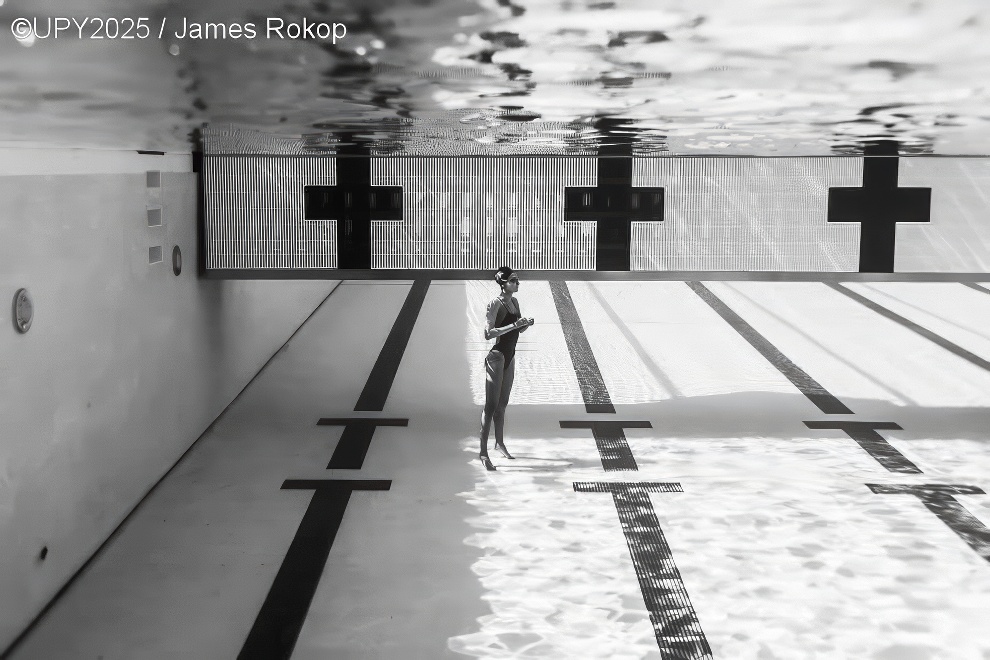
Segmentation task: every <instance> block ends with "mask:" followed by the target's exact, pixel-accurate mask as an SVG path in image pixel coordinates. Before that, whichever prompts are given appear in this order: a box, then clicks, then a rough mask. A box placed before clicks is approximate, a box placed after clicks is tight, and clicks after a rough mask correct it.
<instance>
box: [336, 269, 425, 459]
mask: <svg viewBox="0 0 990 660" xmlns="http://www.w3.org/2000/svg"><path fill="white" fill-rule="evenodd" d="M429 290H430V280H416V281H415V282H413V285H412V288H410V289H409V293H408V294H407V295H406V300H405V302H404V303H402V309H400V310H399V315H398V316H397V317H396V318H395V323H393V324H392V329H391V330H390V331H389V333H388V337H387V338H386V339H385V343H384V344H383V345H382V350H381V352H380V353H379V354H378V359H377V360H376V361H375V366H374V367H372V368H371V373H370V374H369V375H368V381H367V382H366V383H365V384H364V389H363V390H362V391H361V396H359V397H358V402H357V405H355V406H354V410H355V411H358V412H364V411H375V412H381V411H382V410H384V408H385V401H386V400H387V399H388V395H389V392H391V391H392V383H394V382H395V375H396V373H398V371H399V364H400V363H401V362H402V356H403V355H404V354H405V352H406V346H408V345H409V338H410V337H411V336H412V331H413V328H414V327H415V326H416V320H417V319H418V318H419V313H420V311H421V310H422V309H423V302H424V301H425V300H426V294H427V292H428V291H429ZM341 424H342V425H343V426H344V431H343V433H341V435H340V440H339V441H338V442H337V447H336V448H335V449H334V451H333V456H331V457H330V463H329V464H328V465H327V469H328V470H332V469H341V470H360V469H361V466H362V465H364V459H365V457H366V456H367V455H368V448H369V447H370V446H371V440H372V438H374V437H375V429H377V428H378V427H379V426H407V425H408V424H409V420H408V419H402V420H398V419H382V418H370V417H352V418H337V417H325V418H323V419H321V420H320V421H319V422H317V425H320V426H339V425H341Z"/></svg>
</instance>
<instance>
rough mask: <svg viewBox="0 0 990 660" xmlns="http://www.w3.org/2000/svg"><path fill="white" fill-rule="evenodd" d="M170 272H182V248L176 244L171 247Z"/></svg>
mask: <svg viewBox="0 0 990 660" xmlns="http://www.w3.org/2000/svg"><path fill="white" fill-rule="evenodd" d="M172 272H173V273H175V274H176V275H178V274H179V273H181V272H182V250H180V249H179V246H178V245H176V246H175V247H174V248H172Z"/></svg>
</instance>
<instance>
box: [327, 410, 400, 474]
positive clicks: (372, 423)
mask: <svg viewBox="0 0 990 660" xmlns="http://www.w3.org/2000/svg"><path fill="white" fill-rule="evenodd" d="M316 425H317V426H343V427H344V432H343V433H341V434H340V441H339V442H338V443H337V447H336V449H334V450H333V456H332V457H331V458H330V463H329V464H328V465H327V469H328V470H360V469H361V466H362V465H364V457H365V456H367V455H368V448H369V447H371V439H372V438H373V437H374V435H375V429H377V428H378V427H379V426H409V420H408V419H398V418H390V419H386V418H382V417H324V418H322V419H321V420H320V421H318V422H317V423H316Z"/></svg>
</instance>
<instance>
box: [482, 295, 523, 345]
mask: <svg viewBox="0 0 990 660" xmlns="http://www.w3.org/2000/svg"><path fill="white" fill-rule="evenodd" d="M500 307H501V305H499V304H498V303H497V302H493V303H492V304H490V305H489V306H488V318H487V320H486V323H485V339H495V338H496V337H498V336H500V335H504V334H505V333H507V332H512V331H513V330H518V329H519V327H520V324H521V323H522V322H523V321H522V319H520V320H519V321H516V322H515V323H513V324H511V325H505V326H502V327H501V328H496V327H495V325H496V324H497V323H498V320H499V319H498V310H499V308H500Z"/></svg>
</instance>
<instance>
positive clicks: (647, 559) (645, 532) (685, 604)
mask: <svg viewBox="0 0 990 660" xmlns="http://www.w3.org/2000/svg"><path fill="white" fill-rule="evenodd" d="M574 490H575V492H578V493H611V494H612V500H613V501H614V502H615V510H616V512H617V513H618V514H619V522H620V523H621V525H622V533H623V535H625V537H626V545H627V546H628V547H629V555H630V556H631V557H632V563H633V568H634V569H635V570H636V578H637V579H638V580H639V588H640V590H641V591H642V592H643V601H644V602H645V603H646V609H647V610H649V612H650V622H651V623H652V624H653V632H654V634H655V635H656V638H657V644H658V645H659V646H660V654H661V657H662V658H665V659H671V660H673V659H676V660H696V659H697V660H701V659H705V660H711V658H712V650H711V647H710V646H709V644H708V640H707V639H706V638H705V633H704V632H703V631H702V630H701V623H699V621H698V615H697V613H696V612H695V611H694V606H693V605H691V599H690V598H688V593H687V588H685V586H684V582H683V581H682V580H681V573H680V571H678V570H677V566H676V565H675V564H674V557H673V554H672V553H671V551H670V546H668V545H667V540H666V539H665V538H664V535H663V530H662V529H660V521H659V520H657V515H656V513H655V512H654V510H653V503H652V502H651V501H650V495H649V494H650V493H682V492H684V491H683V490H682V489H681V485H680V484H677V483H656V482H644V483H616V482H575V483H574Z"/></svg>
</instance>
